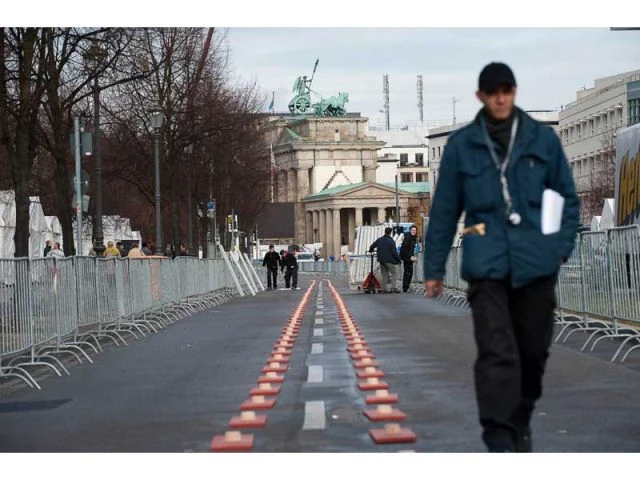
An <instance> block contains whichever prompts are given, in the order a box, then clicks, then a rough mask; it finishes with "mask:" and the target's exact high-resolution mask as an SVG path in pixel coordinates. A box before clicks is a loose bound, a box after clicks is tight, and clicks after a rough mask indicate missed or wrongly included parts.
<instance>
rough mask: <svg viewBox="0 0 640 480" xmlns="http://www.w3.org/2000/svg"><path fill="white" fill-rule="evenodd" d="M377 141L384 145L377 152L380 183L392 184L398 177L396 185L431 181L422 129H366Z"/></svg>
mask: <svg viewBox="0 0 640 480" xmlns="http://www.w3.org/2000/svg"><path fill="white" fill-rule="evenodd" d="M369 134H370V135H371V136H373V137H375V138H376V139H377V140H379V141H382V142H385V144H384V146H383V147H382V148H381V149H380V150H379V151H378V170H377V173H376V179H377V181H378V182H379V183H394V182H395V177H396V175H398V182H399V183H424V182H430V177H431V173H430V169H429V147H428V145H427V139H426V135H425V134H426V129H425V128H413V129H411V130H409V127H407V129H406V130H377V129H376V130H373V129H370V130H369Z"/></svg>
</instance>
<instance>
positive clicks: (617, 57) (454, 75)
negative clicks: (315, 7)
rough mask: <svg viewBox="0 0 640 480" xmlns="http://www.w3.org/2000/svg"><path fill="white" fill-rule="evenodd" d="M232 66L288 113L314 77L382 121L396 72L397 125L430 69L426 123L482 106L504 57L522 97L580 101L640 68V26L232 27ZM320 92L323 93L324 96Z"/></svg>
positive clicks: (549, 105) (530, 106) (527, 104)
mask: <svg viewBox="0 0 640 480" xmlns="http://www.w3.org/2000/svg"><path fill="white" fill-rule="evenodd" d="M228 41H229V47H230V49H231V61H232V68H233V73H234V75H235V76H236V78H238V79H242V80H244V81H253V80H255V81H256V82H257V83H258V85H259V87H260V88H261V90H262V91H263V92H264V93H265V95H266V97H268V99H267V101H266V102H265V109H266V108H267V107H268V103H269V101H270V99H271V92H272V91H275V109H276V111H284V110H286V109H287V104H288V102H289V100H290V99H291V97H292V93H291V90H292V87H293V83H294V80H295V79H296V77H297V76H299V75H307V76H310V75H311V72H312V70H313V64H314V62H315V60H316V58H319V59H320V62H319V64H318V69H317V71H316V75H315V77H314V80H313V84H312V89H313V90H315V91H316V92H318V93H320V94H321V95H323V96H331V95H337V94H338V92H340V91H346V92H348V93H349V95H350V100H349V103H348V105H347V109H348V111H353V112H361V113H362V114H363V115H364V116H367V117H369V118H370V119H371V122H372V123H376V122H382V121H383V119H384V115H383V114H382V113H380V112H379V110H381V109H382V108H383V105H384V101H383V90H382V77H383V74H388V75H389V87H390V112H391V113H390V117H391V124H392V125H394V124H395V125H400V124H404V123H408V122H415V121H417V120H418V119H419V116H418V115H419V114H418V107H417V93H416V81H417V75H418V74H422V75H423V84H424V88H423V90H424V102H423V103H424V108H423V109H424V119H425V121H440V120H450V119H452V117H453V100H452V99H453V97H455V98H456V99H457V102H456V106H455V108H456V117H457V119H458V120H459V121H462V120H465V119H468V118H469V117H472V116H473V115H474V114H475V112H476V111H477V109H478V107H479V103H478V101H477V99H476V98H475V94H474V93H475V90H476V88H477V78H478V73H479V72H480V70H481V68H482V67H483V66H484V65H485V64H486V63H489V62H491V61H504V62H506V63H508V64H509V65H510V66H511V67H512V68H513V70H514V73H515V76H516V80H517V82H518V86H519V89H518V98H517V102H518V104H519V105H520V106H521V107H523V108H524V109H527V110H552V109H558V108H559V107H560V106H561V105H564V104H567V103H569V102H572V101H574V100H575V95H576V90H578V89H580V88H582V87H583V86H585V87H586V88H589V87H592V86H593V81H594V79H596V78H599V77H604V76H609V75H614V74H617V73H622V72H626V71H630V70H635V69H640V31H611V30H609V29H608V28H575V27H574V28H526V29H515V28H512V29H506V28H482V29H479V28H442V29H439V28H276V27H272V28H238V27H236V28H229V29H228ZM316 98H317V97H316Z"/></svg>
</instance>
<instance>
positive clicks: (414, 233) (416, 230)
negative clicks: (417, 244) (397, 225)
mask: <svg viewBox="0 0 640 480" xmlns="http://www.w3.org/2000/svg"><path fill="white" fill-rule="evenodd" d="M417 234H418V229H417V228H416V227H413V228H412V229H411V235H417Z"/></svg>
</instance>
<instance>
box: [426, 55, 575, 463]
mask: <svg viewBox="0 0 640 480" xmlns="http://www.w3.org/2000/svg"><path fill="white" fill-rule="evenodd" d="M478 84H479V85H478V91H477V93H476V96H477V98H478V99H479V100H480V101H481V102H482V103H483V105H484V107H483V108H482V109H481V110H480V112H479V113H478V114H477V116H476V118H475V120H474V121H473V122H471V123H470V124H469V125H467V126H466V127H464V128H461V129H460V130H458V131H456V132H455V133H454V134H452V135H451V137H450V138H449V142H448V144H447V146H446V149H445V151H444V155H443V157H442V162H441V164H440V175H439V179H438V188H437V190H436V194H435V197H434V200H433V206H432V209H431V216H430V219H429V227H428V230H427V238H426V245H425V256H424V271H425V287H426V290H427V295H428V296H430V297H436V296H438V295H440V293H441V292H442V279H443V278H444V274H445V271H444V270H445V262H446V259H447V255H448V254H449V249H450V247H451V242H452V240H453V236H454V234H455V231H456V224H457V222H458V219H459V217H460V215H461V213H462V212H465V227H466V228H465V232H466V234H465V237H464V247H463V260H462V269H461V275H462V278H464V279H465V280H467V281H468V282H469V290H468V292H467V295H468V299H469V302H470V304H471V311H472V316H473V326H474V336H475V341H476V346H477V358H476V362H475V367H474V374H475V388H476V398H477V403H478V413H479V420H480V424H481V426H482V429H483V431H482V439H483V441H484V443H485V445H486V446H487V449H488V450H489V451H490V452H514V451H515V452H528V451H531V431H530V425H529V423H530V420H531V414H532V412H533V409H534V405H535V402H536V401H537V400H538V399H539V398H540V396H541V395H542V377H543V373H544V369H545V365H546V360H547V357H548V355H549V347H550V344H551V336H552V330H553V311H554V308H555V305H556V300H555V292H554V287H555V283H556V278H557V273H558V270H559V267H560V265H561V263H562V262H563V261H565V260H566V259H567V258H568V257H569V256H570V255H571V252H572V251H573V247H574V241H575V237H576V234H577V229H578V222H579V220H578V211H579V200H578V198H577V196H576V191H575V185H574V181H573V177H572V174H571V169H570V168H569V165H568V164H567V159H566V157H565V155H564V152H563V150H562V146H561V144H560V141H559V139H558V136H557V135H556V134H555V133H554V131H553V130H552V129H551V128H549V127H546V126H544V125H542V124H541V123H539V122H537V121H535V120H533V119H532V118H531V117H530V116H528V115H527V114H526V113H525V112H524V111H522V110H521V109H519V108H517V107H516V106H515V103H514V102H515V96H516V80H515V77H514V75H513V72H512V71H511V69H510V68H509V67H508V66H507V65H505V64H503V63H491V64H489V65H487V66H486V67H485V68H484V69H483V70H482V72H481V73H480V76H479V81H478ZM545 189H551V190H554V191H555V192H557V193H559V194H560V195H562V197H564V207H563V210H562V220H561V227H560V230H559V231H558V232H555V233H549V232H546V234H545V233H543V231H542V228H541V216H542V215H541V211H542V208H541V204H542V199H543V191H544V190H545Z"/></svg>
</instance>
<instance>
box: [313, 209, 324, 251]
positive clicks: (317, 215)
mask: <svg viewBox="0 0 640 480" xmlns="http://www.w3.org/2000/svg"><path fill="white" fill-rule="evenodd" d="M312 214H313V229H312V232H311V233H312V237H311V238H312V242H313V243H315V242H319V241H320V230H322V229H321V228H320V212H319V211H318V210H314V211H313V212H312ZM316 229H318V234H317V235H316V233H315V230H316Z"/></svg>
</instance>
